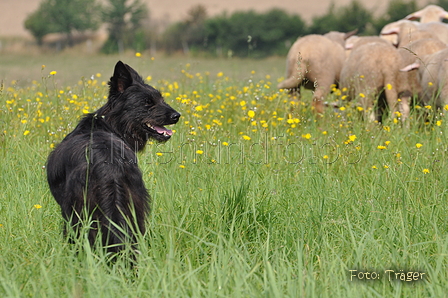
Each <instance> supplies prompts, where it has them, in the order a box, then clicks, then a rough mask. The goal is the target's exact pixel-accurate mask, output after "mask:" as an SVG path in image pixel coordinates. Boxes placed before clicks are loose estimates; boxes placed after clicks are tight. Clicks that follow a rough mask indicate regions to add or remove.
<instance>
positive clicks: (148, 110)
mask: <svg viewBox="0 0 448 298" xmlns="http://www.w3.org/2000/svg"><path fill="white" fill-rule="evenodd" d="M107 106H108V111H107V114H108V118H109V119H110V121H111V122H112V125H113V126H114V129H116V130H118V131H119V132H120V133H121V134H122V135H124V136H125V137H126V138H127V139H133V140H134V141H137V142H138V144H137V148H138V149H139V150H141V149H143V147H144V145H145V143H146V141H147V140H148V139H149V138H152V139H154V140H156V141H159V142H165V141H167V140H169V138H170V137H171V135H172V134H173V132H172V131H171V130H169V129H167V128H165V125H170V124H175V123H177V121H178V120H179V117H180V114H179V113H178V112H177V111H176V110H174V109H173V108H172V107H170V106H169V105H168V104H167V103H166V102H165V101H164V99H163V97H162V94H161V93H160V92H159V91H158V90H157V89H155V88H153V87H152V86H149V85H147V84H146V83H145V82H144V81H143V79H142V78H141V76H140V75H139V74H138V73H137V72H136V71H135V70H134V69H132V68H131V67H130V66H129V65H127V64H124V63H123V62H121V61H118V63H117V64H116V65H115V70H114V75H113V76H112V77H111V78H110V81H109V101H108V103H107ZM130 145H131V146H132V145H134V144H130Z"/></svg>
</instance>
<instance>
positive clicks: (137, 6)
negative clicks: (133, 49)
mask: <svg viewBox="0 0 448 298" xmlns="http://www.w3.org/2000/svg"><path fill="white" fill-rule="evenodd" d="M147 17H148V9H147V8H146V6H145V5H144V4H143V3H141V2H140V0H131V1H128V0H109V5H107V6H106V7H105V8H104V12H103V20H104V22H106V23H107V24H108V28H107V29H108V31H109V37H108V39H107V41H106V42H105V44H104V45H103V48H102V51H103V52H104V53H106V54H110V53H116V52H122V51H124V49H125V48H128V47H130V46H131V45H132V44H133V43H134V42H135V39H136V37H137V36H138V35H139V34H138V33H140V32H141V31H140V30H141V25H142V22H143V20H144V19H145V18H147Z"/></svg>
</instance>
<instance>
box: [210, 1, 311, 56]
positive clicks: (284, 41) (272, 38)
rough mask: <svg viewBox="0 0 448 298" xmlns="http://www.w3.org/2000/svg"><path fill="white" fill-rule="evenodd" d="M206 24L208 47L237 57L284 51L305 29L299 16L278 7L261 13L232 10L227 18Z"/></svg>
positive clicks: (220, 18)
mask: <svg viewBox="0 0 448 298" xmlns="http://www.w3.org/2000/svg"><path fill="white" fill-rule="evenodd" d="M205 27H206V30H205V32H206V34H207V36H206V38H207V44H208V45H209V47H210V48H214V49H215V50H216V51H217V52H218V53H223V52H224V53H226V52H227V53H232V54H234V55H236V56H240V57H244V56H251V57H263V56H268V55H274V54H277V55H283V54H286V52H287V51H288V48H289V45H291V44H292V42H293V41H294V40H296V39H297V37H299V36H301V35H303V34H305V32H306V26H305V22H304V21H303V20H302V19H301V18H300V17H299V16H290V15H288V14H287V13H286V12H284V11H282V10H279V9H273V10H270V11H268V12H266V13H263V14H260V13H257V12H255V11H248V12H235V13H233V14H232V15H231V16H229V17H228V16H226V15H223V16H220V17H216V18H212V19H210V20H207V21H206V23H205ZM285 45H288V46H286V47H285Z"/></svg>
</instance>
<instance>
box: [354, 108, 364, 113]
mask: <svg viewBox="0 0 448 298" xmlns="http://www.w3.org/2000/svg"><path fill="white" fill-rule="evenodd" d="M356 109H357V110H358V111H360V112H362V111H363V110H364V108H363V107H357V108H356Z"/></svg>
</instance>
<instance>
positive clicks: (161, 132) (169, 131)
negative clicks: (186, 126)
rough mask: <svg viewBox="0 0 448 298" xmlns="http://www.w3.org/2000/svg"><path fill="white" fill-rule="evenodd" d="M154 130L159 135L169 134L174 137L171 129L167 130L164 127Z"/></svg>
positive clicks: (157, 127) (156, 127)
mask: <svg viewBox="0 0 448 298" xmlns="http://www.w3.org/2000/svg"><path fill="white" fill-rule="evenodd" d="M154 129H155V130H156V131H157V132H158V133H159V134H163V133H165V134H167V135H169V136H171V135H173V131H172V130H170V129H166V128H165V127H163V126H154Z"/></svg>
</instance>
